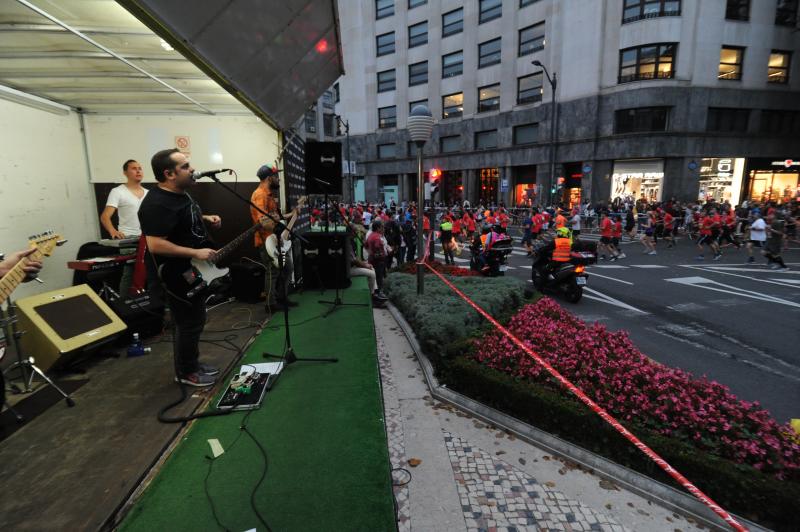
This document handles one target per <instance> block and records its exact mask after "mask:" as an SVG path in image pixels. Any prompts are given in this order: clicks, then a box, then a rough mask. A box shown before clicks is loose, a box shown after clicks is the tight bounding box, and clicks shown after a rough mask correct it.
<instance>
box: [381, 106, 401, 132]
mask: <svg viewBox="0 0 800 532" xmlns="http://www.w3.org/2000/svg"><path fill="white" fill-rule="evenodd" d="M396 126H397V106H396V105H390V106H389V107H381V108H380V109H378V127H379V128H386V127H396Z"/></svg>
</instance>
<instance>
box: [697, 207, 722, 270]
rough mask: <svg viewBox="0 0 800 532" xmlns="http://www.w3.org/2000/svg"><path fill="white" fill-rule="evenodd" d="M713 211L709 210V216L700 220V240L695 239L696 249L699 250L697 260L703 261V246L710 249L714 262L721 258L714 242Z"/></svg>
mask: <svg viewBox="0 0 800 532" xmlns="http://www.w3.org/2000/svg"><path fill="white" fill-rule="evenodd" d="M714 214H716V213H715V212H714V210H713V209H712V210H711V213H710V214H707V215H705V216H703V218H702V219H701V220H700V238H698V239H697V248H698V249H699V250H700V255H698V256H697V260H704V259H705V257H704V256H703V244H705V245H707V246H708V247H710V248H711V251H713V252H714V260H719V258H720V257H721V256H722V255H721V254H720V252H719V246H718V245H717V243H716V242H715V241H714V236H713V234H714Z"/></svg>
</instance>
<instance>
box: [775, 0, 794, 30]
mask: <svg viewBox="0 0 800 532" xmlns="http://www.w3.org/2000/svg"><path fill="white" fill-rule="evenodd" d="M797 2H798V0H777V4H778V5H777V7H776V9H775V24H778V25H779V26H790V27H792V28H793V27H795V25H796V24H797Z"/></svg>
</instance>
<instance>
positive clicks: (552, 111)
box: [545, 71, 557, 207]
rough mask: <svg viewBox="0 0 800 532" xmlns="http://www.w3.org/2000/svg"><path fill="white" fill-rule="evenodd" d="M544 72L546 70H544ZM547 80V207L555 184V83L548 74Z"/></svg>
mask: <svg viewBox="0 0 800 532" xmlns="http://www.w3.org/2000/svg"><path fill="white" fill-rule="evenodd" d="M545 72H546V71H545ZM547 81H549V82H550V90H551V91H552V95H551V98H550V100H551V105H552V106H553V107H552V109H550V179H549V187H548V190H547V203H548V205H546V207H549V206H550V205H552V204H553V185H555V184H556V120H557V116H556V85H555V80H553V79H550V76H549V75H548V76H547Z"/></svg>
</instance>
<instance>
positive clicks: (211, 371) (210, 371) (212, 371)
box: [198, 362, 219, 377]
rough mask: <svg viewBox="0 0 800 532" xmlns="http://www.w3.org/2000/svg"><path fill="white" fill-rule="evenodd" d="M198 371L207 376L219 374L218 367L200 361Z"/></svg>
mask: <svg viewBox="0 0 800 532" xmlns="http://www.w3.org/2000/svg"><path fill="white" fill-rule="evenodd" d="M198 373H200V374H202V375H208V376H209V377H213V376H214V375H219V368H215V367H214V366H210V365H208V364H203V363H202V362H201V363H200V364H198Z"/></svg>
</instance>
